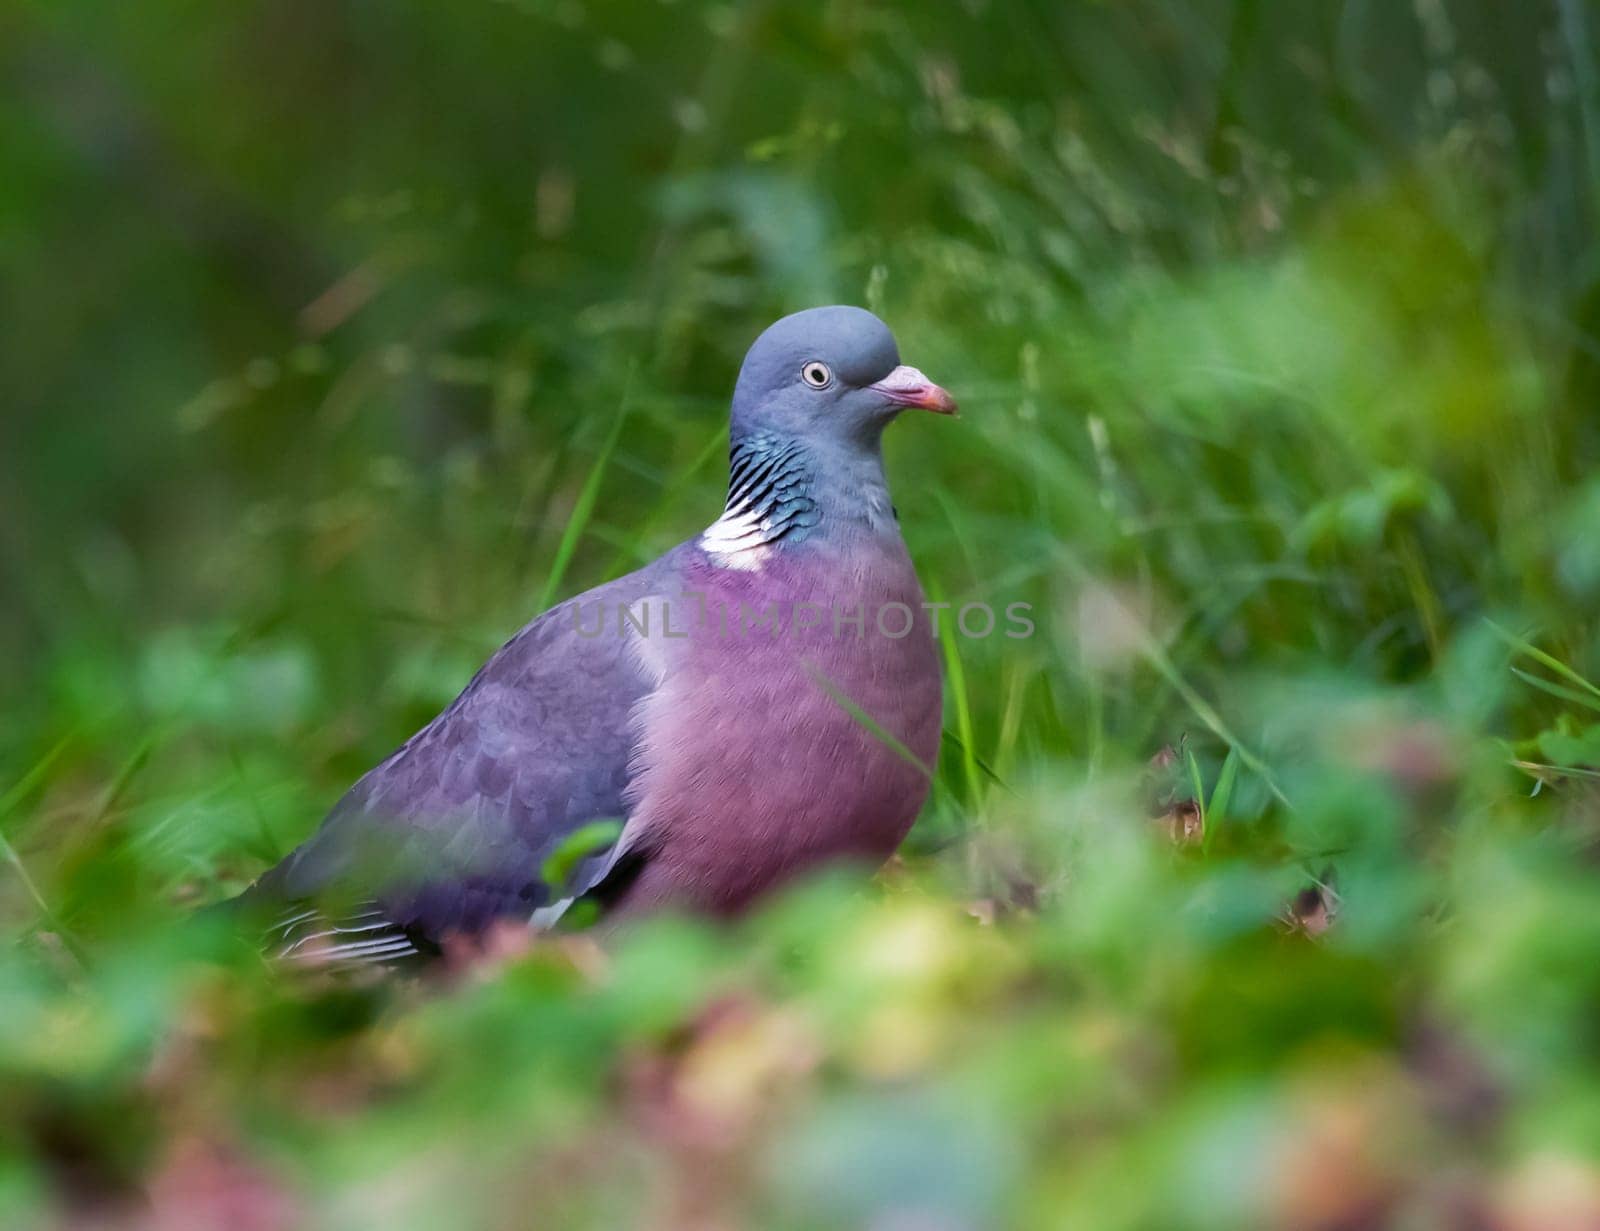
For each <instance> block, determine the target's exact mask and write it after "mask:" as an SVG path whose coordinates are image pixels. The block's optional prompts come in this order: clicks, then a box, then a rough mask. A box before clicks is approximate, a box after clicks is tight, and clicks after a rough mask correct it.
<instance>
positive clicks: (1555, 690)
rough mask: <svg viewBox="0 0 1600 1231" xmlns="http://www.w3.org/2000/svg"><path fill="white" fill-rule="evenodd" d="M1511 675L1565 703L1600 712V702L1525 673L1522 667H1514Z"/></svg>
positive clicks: (1571, 689) (1575, 690)
mask: <svg viewBox="0 0 1600 1231" xmlns="http://www.w3.org/2000/svg"><path fill="white" fill-rule="evenodd" d="M1511 674H1512V675H1514V676H1516V677H1517V678H1518V679H1519V680H1521V681H1522V682H1523V683H1524V684H1528V685H1531V686H1532V687H1534V688H1537V689H1538V690H1539V691H1540V692H1547V693H1549V694H1550V695H1551V696H1552V697H1560V698H1561V699H1562V700H1563V701H1570V702H1572V704H1573V705H1582V706H1586V707H1587V708H1589V709H1592V710H1600V700H1596V699H1595V698H1594V697H1590V696H1586V695H1585V694H1583V693H1581V692H1579V691H1578V690H1577V689H1575V688H1563V687H1561V685H1560V684H1552V683H1551V682H1550V681H1549V680H1542V679H1540V678H1539V677H1538V676H1537V675H1533V674H1532V673H1530V672H1527V671H1524V670H1522V669H1521V668H1520V667H1512V668H1511Z"/></svg>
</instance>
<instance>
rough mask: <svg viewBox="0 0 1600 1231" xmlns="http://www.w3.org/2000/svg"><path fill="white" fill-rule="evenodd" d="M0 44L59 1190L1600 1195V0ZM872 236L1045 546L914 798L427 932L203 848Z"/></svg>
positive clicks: (681, 517) (30, 1078) (641, 502)
mask: <svg viewBox="0 0 1600 1231" xmlns="http://www.w3.org/2000/svg"><path fill="white" fill-rule="evenodd" d="M0 98H3V99H4V102H5V105H4V106H0V321H3V322H4V328H3V329H0V405H3V407H4V412H3V419H0V594H3V595H4V598H5V601H4V602H3V603H0V663H4V664H5V665H6V668H7V669H6V670H5V671H4V672H0V836H3V838H4V843H5V845H4V848H3V850H0V853H3V854H4V856H5V864H4V866H0V928H3V930H4V937H3V945H4V947H3V950H0V1225H4V1226H6V1227H8V1228H9V1227H54V1226H62V1225H67V1226H79V1225H94V1226H107V1225H111V1226H129V1227H162V1228H168V1227H187V1226H196V1227H198V1226H213V1225H221V1224H224V1223H226V1224H227V1225H229V1226H231V1227H234V1228H237V1229H238V1231H253V1229H254V1228H278V1227H299V1226H307V1227H317V1228H352V1229H353V1228H367V1227H371V1226H376V1225H382V1226H392V1227H416V1228H425V1227H427V1228H431V1227H437V1226H451V1227H460V1228H475V1227H482V1228H500V1227H525V1226H540V1227H596V1228H599V1227H608V1228H609V1227H618V1226H637V1227H661V1228H708V1227H719V1228H720V1227H741V1226H759V1227H773V1228H780V1229H789V1228H793V1229H796V1231H799V1229H811V1228H817V1229H822V1228H840V1227H862V1228H867V1227H871V1228H880V1229H887V1228H896V1229H900V1231H904V1229H905V1228H938V1229H940V1231H945V1229H965V1228H990V1227H1000V1226H1007V1227H1027V1228H1034V1227H1094V1228H1097V1229H1100V1228H1105V1229H1117V1228H1127V1229H1130V1231H1131V1229H1135V1228H1138V1229H1144V1228H1150V1229H1159V1231H1173V1229H1185V1228H1195V1229H1204V1228H1218V1229H1227V1231H1236V1229H1238V1228H1246V1227H1277V1228H1293V1229H1297V1231H1298V1229H1301V1228H1327V1229H1329V1231H1332V1229H1334V1228H1366V1227H1390V1226H1393V1227H1402V1226H1403V1227H1430V1228H1432V1227H1462V1228H1466V1227H1475V1228H1481V1227H1492V1228H1496V1229H1502V1228H1503V1229H1509V1231H1521V1229H1522V1228H1538V1229H1539V1231H1552V1229H1557V1231H1559V1229H1562V1228H1568V1227H1571V1228H1578V1227H1582V1228H1590V1227H1593V1226H1594V1225H1596V1223H1597V1221H1600V1033H1597V1028H1596V1023H1597V1022H1600V960H1597V957H1600V876H1597V869H1596V854H1597V851H1600V800H1597V797H1596V794H1595V789H1596V787H1595V784H1596V779H1597V778H1600V688H1596V686H1595V684H1594V683H1592V681H1594V680H1595V679H1596V678H1600V644H1597V622H1596V620H1595V618H1594V615H1593V613H1594V611H1595V602H1596V599H1597V598H1600V546H1597V544H1600V479H1597V478H1596V477H1595V474H1596V469H1595V462H1596V460H1597V458H1600V416H1597V415H1596V413H1595V407H1596V404H1597V399H1600V244H1597V242H1596V223H1597V220H1600V13H1597V12H1596V11H1595V9H1594V7H1593V5H1592V4H1590V3H1588V0H1530V2H1529V3H1526V4H1516V5H1512V4H1509V3H1500V2H1497V0H1395V2H1393V3H1389V2H1383V3H1380V2H1378V0H1123V2H1121V3H1095V2H1091V0H1072V2H1067V3H1059V4H1054V5H1051V4H1044V3H1037V2H1032V0H963V2H962V3H951V4H925V5H896V4H891V3H887V2H884V0H876V2H875V0H828V2H826V3H822V4H793V3H780V2H778V0H769V2H764V3H763V2H760V0H749V2H746V3H715V4H704V3H695V2H691V0H676V2H654V0H649V2H641V3H635V4H628V5H622V4H602V3H598V2H597V0H503V2H499V3H486V2H481V0H480V2H477V3H465V4H454V5H422V4H404V3H395V2H392V0H391V2H389V3H381V4H380V3H372V2H371V0H316V2H312V0H278V2H276V3H270V4H267V3H251V2H249V0H243V2H241V3H235V4H231V5H223V6H202V5H195V4H187V3H179V2H178V0H145V2H144V3H142V4H139V5H136V6H134V5H120V6H103V5H89V4H85V3H80V2H78V0H14V2H13V3H12V4H10V5H9V6H7V7H6V8H4V9H3V10H0ZM827 301H847V302H856V303H862V304H865V305H866V306H869V307H872V308H873V309H875V310H877V311H879V312H880V313H881V314H882V315H883V316H885V318H886V319H888V320H889V322H890V323H891V325H892V326H893V327H894V328H895V330H896V332H897V334H898V335H899V338H900V341H901V346H902V350H903V352H904V354H905V355H906V357H907V360H908V361H909V362H913V363H915V364H917V365H918V366H920V367H922V368H924V369H925V370H926V371H928V372H929V373H930V374H931V375H932V376H933V377H934V378H935V379H937V380H939V381H940V382H941V383H942V384H944V385H946V386H948V387H949V388H951V389H952V390H953V391H955V392H956V393H957V394H958V396H959V397H960V399H961V402H962V405H963V408H964V410H965V412H966V414H965V418H964V419H963V420H962V421H961V422H959V423H955V424H948V423H942V422H941V423H930V422H917V423H915V424H910V423H908V424H904V425H902V426H901V427H899V428H897V429H896V430H895V431H894V432H893V433H892V434H891V440H890V443H889V452H890V458H889V464H890V470H891V479H892V481H893V483H894V487H895V493H896V498H897V502H898V504H899V507H900V513H901V518H902V522H903V524H904V526H905V528H906V533H907V538H908V541H909V542H910V545H911V547H912V550H913V553H914V554H915V556H916V557H917V560H918V564H919V568H920V570H921V573H922V575H923V577H924V580H925V582H926V583H927V585H928V588H929V590H930V592H931V593H933V594H934V595H935V596H936V597H940V598H945V599H951V600H954V601H957V602H961V601H972V600H980V599H981V600H983V601H987V602H990V603H992V604H994V605H995V606H997V607H999V606H1002V605H1003V604H1005V603H1008V602H1012V601H1027V602H1031V603H1033V604H1034V607H1035V611H1036V614H1037V624H1038V631H1037V635H1036V636H1034V637H1032V638H1030V639H1028V640H1025V641H1016V640H1006V639H1004V638H1001V637H994V638H991V639H988V640H970V639H962V638H951V639H949V640H948V642H947V644H946V652H947V684H948V687H947V694H948V696H947V705H948V712H947V723H946V726H947V730H948V732H949V738H948V739H947V741H946V747H945V750H944V755H943V759H942V764H941V769H940V779H939V784H938V789H937V791H936V793H935V797H934V799H933V801H932V803H931V804H930V806H929V809H928V812H927V814H926V815H925V817H924V818H923V821H922V823H921V824H919V826H918V829H917V831H916V832H915V833H914V835H913V838H912V840H911V842H910V843H909V844H908V851H907V857H906V859H905V860H904V865H903V866H899V867H896V868H894V869H892V870H891V871H890V872H889V873H887V874H886V875H885V877H883V878H881V881H880V883H879V884H876V885H874V886H872V887H870V888H866V887H863V886H860V885H858V884H853V883H849V882H830V881H825V882H823V883H820V884H816V885H811V886H806V887H803V888H802V889H800V890H798V891H797V892H796V894H795V895H793V896H792V897H789V898H786V899H784V900H782V901H780V902H777V903H774V904H773V905H772V906H771V907H770V908H769V909H768V910H766V911H764V912H763V913H762V914H760V915H759V916H758V917H756V918H754V919H751V920H749V921H746V922H744V923H742V924H740V925H738V926H735V927H732V928H728V929H714V928H711V927H709V926H707V925H703V924H696V923H692V922H687V921H671V920H663V921H660V922H659V923H657V922H652V923H651V924H650V926H648V927H641V928H639V929H637V930H636V931H635V932H633V933H632V934H628V935H624V936H620V937H616V938H612V939H608V940H606V941H605V942H604V946H603V947H601V946H599V945H597V944H595V943H594V942H593V941H591V940H589V939H588V938H586V937H583V936H577V937H572V938H567V939H562V940H559V941H549V942H544V943H540V944H538V945H537V946H535V947H533V948H532V949H531V950H530V949H527V947H526V945H524V944H517V943H514V941H513V940H512V939H511V938H505V937H501V938H497V940H496V941H495V943H494V944H492V945H491V946H490V952H488V953H486V954H479V955H476V956H475V957H473V958H472V959H471V960H469V958H468V957H467V956H466V955H458V958H457V960H456V961H455V962H454V963H453V967H452V968H453V970H454V971H455V974H454V975H453V976H452V977H451V978H448V979H444V980H439V981H431V982H429V983H426V984H423V985H420V986H413V985H404V986H393V985H374V986H364V985H354V986H352V985H338V984H329V985H323V984H318V983H308V982H306V981H305V980H300V979H292V978H286V977H284V976H283V975H282V974H281V973H277V972H273V971H270V970H267V969H264V968H263V967H262V966H261V964H260V962H259V961H258V960H257V959H256V958H254V957H253V956H252V955H249V954H243V953H240V952H238V951H236V949H235V948H234V947H233V946H232V945H231V944H230V943H229V942H228V941H227V940H226V939H225V938H224V937H222V936H219V935H215V934H213V932H212V931H211V929H210V927H209V926H208V925H207V924H206V923H205V922H203V921H196V919H195V917H194V916H193V914H192V909H193V907H194V906H195V905H197V904H199V903H202V902H205V901H209V900H213V899H216V898H220V897H223V896H226V895H227V894H228V893H230V892H233V891H235V890H236V889H238V888H239V887H241V886H242V885H244V884H245V883H247V882H248V880H249V879H250V878H251V877H253V876H254V875H255V874H256V873H257V872H258V871H259V870H260V869H261V868H262V867H264V866H265V865H266V864H267V863H268V862H270V861H271V860H273V859H275V858H277V857H278V856H279V855H280V854H281V853H282V852H283V851H285V850H286V849H287V848H288V847H289V846H291V845H292V844H293V843H294V842H295V841H297V840H298V839H299V838H300V837H301V836H303V835H304V834H305V833H307V832H308V831H309V830H310V829H311V828H312V827H313V826H314V825H315V824H316V822H317V820H318V819H319V818H320V816H321V815H322V814H323V812H324V811H325V810H326V808H327V807H328V805H329V804H330V803H331V802H332V801H333V800H334V799H335V798H336V797H337V795H338V794H339V793H340V791H341V790H342V789H343V788H344V787H345V786H346V785H347V784H348V783H349V782H350V781H351V780H352V779H353V778H354V777H355V776H356V775H357V774H359V773H360V772H362V771H363V770H364V769H366V768H367V767H368V766H369V765H371V764H372V763H373V762H375V761H376V760H377V759H378V758H380V757H381V756H382V755H384V754H385V753H386V752H387V751H388V750H389V749H390V748H392V747H393V746H394V745H395V744H397V743H398V742H399V741H400V740H401V739H403V738H404V737H405V736H407V735H408V734H410V732H411V731H413V730H414V729H415V728H416V727H417V726H418V725H420V724H421V723H422V722H425V721H426V720H427V719H428V718H429V717H431V716H432V715H433V713H435V712H436V711H437V709H438V708H439V707H440V706H441V705H442V704H444V703H445V702H447V701H448V700H449V699H450V697H451V696H453V695H454V693H455V692H456V691H457V689H459V687H460V686H461V685H462V684H463V683H464V682H465V681H466V679H467V678H468V676H469V675H470V673H471V672H472V670H473V669H474V668H475V667H476V665H477V664H478V663H479V662H480V661H481V660H482V658H483V657H484V656H485V655H486V654H487V653H488V652H489V651H491V650H492V649H493V648H494V647H495V646H496V645H497V644H499V642H500V641H501V640H503V639H504V638H505V637H506V636H507V635H508V634H509V633H510V632H511V631H512V630H514V629H515V628H516V627H518V626H519V625H520V624H521V623H523V622H524V621H525V620H526V619H528V618H529V617H530V616H531V615H533V614H534V613H535V611H536V610H537V609H538V607H539V606H540V604H541V603H543V602H547V601H549V600H551V599H553V598H555V597H558V596H561V595H565V594H570V593H574V592H577V591H578V590H580V589H582V588H584V587H586V586H588V585H591V584H593V583H595V582H598V581H600V580H602V579H604V578H606V577H609V576H613V575H615V574H617V573H619V572H621V571H624V570H626V569H628V568H630V567H633V566H634V565H636V564H637V563H640V562H643V561H645V560H648V559H650V558H652V557H654V556H655V555H656V554H658V553H659V552H661V551H662V550H664V549H665V548H667V547H668V546H670V545H671V544H672V543H674V542H676V541H678V540H680V539H682V538H684V537H687V536H688V535H690V534H692V533H694V532H696V531H697V530H698V529H700V528H701V527H703V526H704V525H705V524H706V523H707V522H709V521H710V520H711V519H712V517H713V516H714V515H715V513H716V511H717V510H718V508H719V507H720V502H721V491H720V487H721V483H722V481H723V453H722V450H723V446H724V441H725V431H726V425H725V414H726V404H727V398H728V394H729V390H730V388H731V384H732V377H733V373H734V371H735V369H736V365H737V363H738V360H739V358H740V356H741V355H742V353H743V350H744V348H745V346H746V345H747V344H748V343H749V341H750V340H751V338H752V337H753V336H754V335H755V333H756V332H757V331H758V330H759V329H760V328H761V327H762V326H763V325H765V324H766V323H767V322H768V321H769V320H770V319H772V318H773V317H775V316H776V315H778V314H780V313H782V312H784V311H787V310H792V309H794V308H798V307H802V306H806V305H809V304H814V303H817V302H827ZM1166 745H1171V746H1173V748H1174V750H1175V753H1174V755H1172V756H1168V757H1163V758H1160V760H1161V762H1162V764H1161V765H1160V766H1158V767H1156V768H1154V769H1151V768H1148V767H1147V765H1146V763H1147V761H1149V759H1150V758H1151V757H1152V755H1153V754H1155V753H1157V751H1158V750H1159V749H1161V748H1163V746H1166ZM1163 813H1164V817H1163V819H1161V820H1154V821H1153V820H1151V819H1149V818H1150V817H1151V816H1154V815H1156V814H1163Z"/></svg>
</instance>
